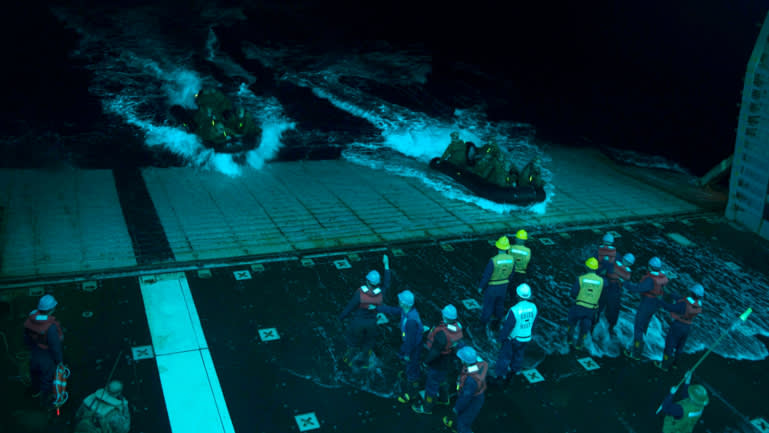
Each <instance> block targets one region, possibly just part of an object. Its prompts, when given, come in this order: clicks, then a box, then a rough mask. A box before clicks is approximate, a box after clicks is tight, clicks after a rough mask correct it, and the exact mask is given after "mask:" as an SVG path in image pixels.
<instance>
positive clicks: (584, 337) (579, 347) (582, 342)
mask: <svg viewBox="0 0 769 433" xmlns="http://www.w3.org/2000/svg"><path fill="white" fill-rule="evenodd" d="M585 340H587V334H582V335H580V336H579V337H577V341H576V343H575V344H574V349H576V350H582V349H584V348H585Z"/></svg>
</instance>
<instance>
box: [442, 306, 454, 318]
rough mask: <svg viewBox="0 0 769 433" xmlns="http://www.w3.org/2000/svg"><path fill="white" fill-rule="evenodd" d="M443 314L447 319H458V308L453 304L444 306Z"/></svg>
mask: <svg viewBox="0 0 769 433" xmlns="http://www.w3.org/2000/svg"><path fill="white" fill-rule="evenodd" d="M441 314H443V318H444V319H446V320H457V308H456V307H455V306H453V305H451V304H449V305H446V306H445V307H443V310H441Z"/></svg>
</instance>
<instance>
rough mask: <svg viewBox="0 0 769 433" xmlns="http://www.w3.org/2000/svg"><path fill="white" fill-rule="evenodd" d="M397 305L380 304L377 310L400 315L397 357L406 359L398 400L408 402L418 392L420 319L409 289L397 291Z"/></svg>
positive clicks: (420, 343) (420, 339) (420, 340)
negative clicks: (404, 373)
mask: <svg viewBox="0 0 769 433" xmlns="http://www.w3.org/2000/svg"><path fill="white" fill-rule="evenodd" d="M398 303H399V306H398V307H390V306H387V305H380V306H378V307H377V311H378V312H381V313H384V314H387V315H391V316H399V317H400V331H401V338H403V344H401V348H400V351H399V352H398V357H399V358H401V359H402V360H404V361H406V383H407V385H406V386H404V387H403V391H402V393H401V395H399V396H398V401H399V402H401V403H408V402H409V400H411V399H412V398H414V396H415V395H416V394H417V393H418V392H419V376H420V373H421V372H420V369H419V354H420V351H421V350H422V332H423V329H422V320H421V319H420V318H419V312H418V311H417V309H416V307H414V294H413V293H411V291H410V290H404V291H402V292H400V293H398Z"/></svg>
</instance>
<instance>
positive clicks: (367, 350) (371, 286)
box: [339, 254, 390, 367]
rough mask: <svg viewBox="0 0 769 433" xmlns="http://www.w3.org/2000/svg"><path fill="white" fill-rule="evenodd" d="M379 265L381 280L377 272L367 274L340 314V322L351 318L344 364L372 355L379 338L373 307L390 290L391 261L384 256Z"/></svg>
mask: <svg viewBox="0 0 769 433" xmlns="http://www.w3.org/2000/svg"><path fill="white" fill-rule="evenodd" d="M382 263H383V264H384V278H383V279H382V278H381V277H380V275H379V272H377V271H371V272H369V273H368V274H367V275H366V282H365V283H364V284H363V285H362V286H360V287H359V288H358V289H357V290H355V293H353V295H352V298H350V301H349V302H348V303H347V306H346V307H345V308H344V310H343V311H342V313H341V314H340V315H339V320H344V318H345V317H347V316H348V315H352V319H351V320H350V323H349V324H348V325H347V339H348V344H349V347H348V349H347V352H346V353H345V355H344V357H343V358H342V360H343V362H344V363H346V364H347V365H349V366H351V367H352V365H353V360H355V359H358V360H361V361H365V359H362V357H361V355H363V356H364V357H365V356H366V355H367V356H371V355H372V354H373V351H374V344H375V343H376V338H377V336H378V335H379V333H378V329H377V313H376V308H377V306H378V305H382V300H383V299H384V295H385V292H386V291H387V289H388V288H390V261H389V259H388V257H387V255H386V254H385V255H384V256H383V257H382ZM366 359H367V358H366Z"/></svg>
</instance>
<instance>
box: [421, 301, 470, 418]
mask: <svg viewBox="0 0 769 433" xmlns="http://www.w3.org/2000/svg"><path fill="white" fill-rule="evenodd" d="M441 318H442V320H441V323H439V324H438V326H435V327H433V329H431V330H430V332H429V333H428V334H427V341H426V342H425V348H426V349H427V355H426V356H425V362H424V364H425V366H426V369H427V374H426V378H425V397H424V400H423V401H422V402H420V403H419V404H413V405H412V406H411V409H412V410H414V412H416V413H423V414H431V413H433V406H434V405H435V403H436V400H437V403H438V404H443V405H448V404H449V384H448V382H446V376H447V375H448V370H449V367H450V366H451V364H450V362H451V355H452V354H454V353H455V352H456V351H457V350H458V349H461V348H462V347H464V341H463V338H464V333H463V332H462V325H461V324H460V323H459V322H458V321H457V308H456V307H455V306H453V305H451V304H449V305H447V306H445V307H444V308H443V310H441Z"/></svg>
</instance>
